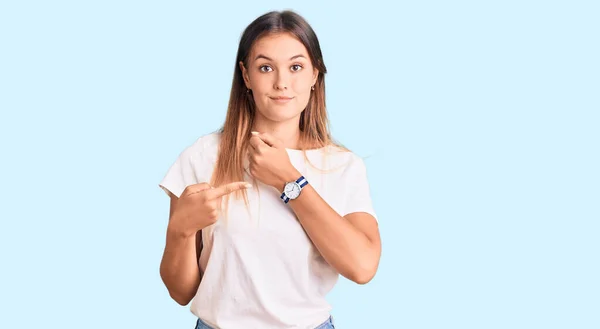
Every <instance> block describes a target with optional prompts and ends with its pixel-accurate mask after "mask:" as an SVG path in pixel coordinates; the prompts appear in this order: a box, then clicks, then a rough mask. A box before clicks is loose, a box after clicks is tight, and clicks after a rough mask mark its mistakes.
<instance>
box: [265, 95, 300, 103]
mask: <svg viewBox="0 0 600 329" xmlns="http://www.w3.org/2000/svg"><path fill="white" fill-rule="evenodd" d="M270 98H271V99H272V100H273V101H274V102H275V103H277V104H285V103H287V102H289V101H291V100H292V99H293V98H294V97H287V96H278V97H270Z"/></svg>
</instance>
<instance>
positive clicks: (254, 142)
mask: <svg viewBox="0 0 600 329" xmlns="http://www.w3.org/2000/svg"><path fill="white" fill-rule="evenodd" d="M264 145H265V143H264V142H263V141H262V139H260V137H258V136H257V135H254V136H252V137H250V146H252V149H253V150H256V151H258V150H259V149H260V147H261V146H264Z"/></svg>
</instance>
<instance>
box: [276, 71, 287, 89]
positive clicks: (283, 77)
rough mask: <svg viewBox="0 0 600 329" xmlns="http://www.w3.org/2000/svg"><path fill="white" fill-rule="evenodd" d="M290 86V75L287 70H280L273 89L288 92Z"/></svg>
mask: <svg viewBox="0 0 600 329" xmlns="http://www.w3.org/2000/svg"><path fill="white" fill-rule="evenodd" d="M288 85H289V74H288V73H287V72H285V70H280V71H279V72H278V73H277V76H276V78H275V83H274V84H273V88H275V89H276V90H286V89H287V88H288Z"/></svg>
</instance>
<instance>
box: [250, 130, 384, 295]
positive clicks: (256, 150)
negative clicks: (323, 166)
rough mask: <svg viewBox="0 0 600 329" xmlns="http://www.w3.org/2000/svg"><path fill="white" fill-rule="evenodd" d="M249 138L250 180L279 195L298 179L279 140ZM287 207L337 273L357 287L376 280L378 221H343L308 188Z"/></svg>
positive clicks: (361, 216) (358, 217)
mask: <svg viewBox="0 0 600 329" xmlns="http://www.w3.org/2000/svg"><path fill="white" fill-rule="evenodd" d="M252 134H253V136H252V137H251V138H250V146H251V147H250V148H249V149H248V155H249V168H250V174H251V175H252V176H254V177H255V178H256V179H258V180H259V181H261V182H263V183H265V184H267V185H270V186H273V187H274V188H276V189H277V190H278V191H280V190H281V188H282V187H283V186H284V184H285V182H291V181H295V180H296V179H298V177H300V175H301V174H300V172H299V171H298V170H297V169H296V168H294V166H293V165H292V164H291V162H290V159H289V156H288V154H287V151H286V150H285V146H284V145H283V143H282V142H281V141H280V140H278V139H276V138H274V137H273V136H271V135H270V134H268V133H258V132H252ZM367 189H368V186H364V184H363V186H360V185H357V186H356V190H355V192H366V191H368V190H367ZM358 196H359V197H360V194H358ZM288 205H289V206H290V207H291V209H292V210H293V211H294V213H295V214H296V216H297V217H298V220H299V221H300V224H302V226H303V228H304V230H305V231H306V233H307V234H308V237H309V238H310V239H311V240H312V242H313V243H314V244H315V247H316V248H317V249H318V250H319V252H320V253H321V255H322V256H323V258H324V259H325V261H327V262H328V263H329V264H330V265H331V266H332V267H333V268H335V269H336V270H337V271H338V273H340V274H341V275H343V276H344V277H346V278H348V279H350V280H352V281H354V282H356V283H360V284H364V283H367V282H369V281H370V280H371V279H372V278H373V277H374V276H375V272H377V267H378V266H379V258H380V256H381V241H380V237H379V228H378V225H377V221H376V220H375V218H373V216H372V215H370V214H367V213H364V212H353V213H350V214H348V215H346V216H344V217H342V216H340V215H339V214H338V213H337V212H336V211H335V210H334V209H333V208H331V206H329V204H327V202H325V200H323V198H322V197H321V196H320V195H319V194H318V193H317V191H315V189H314V188H313V187H312V185H310V184H308V185H306V186H305V187H304V189H303V191H302V193H300V196H299V197H298V198H296V199H295V200H291V201H290V202H289V203H288Z"/></svg>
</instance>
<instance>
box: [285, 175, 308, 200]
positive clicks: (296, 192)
mask: <svg viewBox="0 0 600 329" xmlns="http://www.w3.org/2000/svg"><path fill="white" fill-rule="evenodd" d="M307 184H308V181H307V180H306V178H304V176H300V178H298V179H296V181H295V182H288V183H285V186H284V188H283V193H281V200H283V202H285V203H288V202H289V201H290V200H294V199H296V198H297V197H298V196H300V192H302V188H303V187H304V186H306V185H307Z"/></svg>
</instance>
